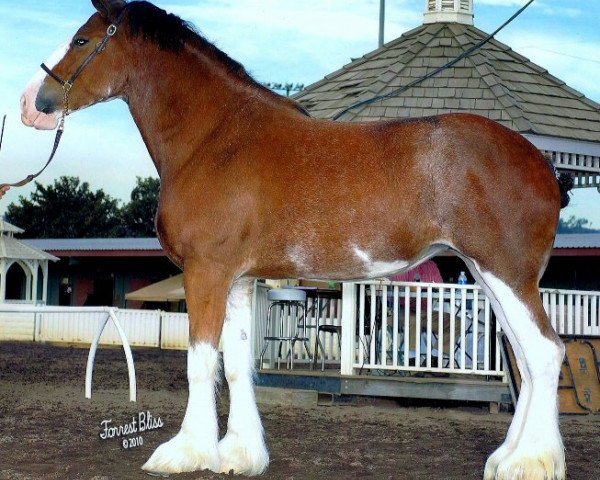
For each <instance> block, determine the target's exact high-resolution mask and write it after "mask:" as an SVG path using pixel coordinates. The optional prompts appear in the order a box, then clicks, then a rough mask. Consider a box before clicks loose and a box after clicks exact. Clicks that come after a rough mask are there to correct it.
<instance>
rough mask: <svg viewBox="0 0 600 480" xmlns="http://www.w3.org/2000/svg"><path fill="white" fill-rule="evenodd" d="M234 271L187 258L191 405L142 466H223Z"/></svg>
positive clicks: (160, 469) (161, 469)
mask: <svg viewBox="0 0 600 480" xmlns="http://www.w3.org/2000/svg"><path fill="white" fill-rule="evenodd" d="M230 281H231V276H227V275H226V274H225V273H224V272H223V271H222V268H219V267H216V266H214V265H210V264H194V263H192V264H188V263H186V264H185V269H184V284H185V293H186V300H187V304H188V313H189V321H190V344H189V347H188V364H187V374H188V383H189V397H188V405H187V409H186V412H185V417H184V419H183V422H182V424H181V429H180V430H179V433H178V434H177V435H176V436H175V437H173V438H172V439H171V440H169V441H168V442H166V443H163V444H162V445H160V446H159V447H158V448H157V449H156V450H155V452H154V453H153V454H152V456H151V457H150V459H149V460H148V461H147V462H146V463H145V464H144V466H143V467H142V468H143V469H144V470H147V471H150V472H156V473H180V472H193V471H196V470H204V469H209V470H212V471H214V472H219V471H220V470H221V462H220V459H219V451H218V436H219V428H218V423H217V413H216V405H215V385H216V382H217V379H218V376H219V354H218V351H217V347H218V343H219V337H220V335H221V330H222V327H223V320H224V318H225V304H226V298H227V292H228V289H229V286H230Z"/></svg>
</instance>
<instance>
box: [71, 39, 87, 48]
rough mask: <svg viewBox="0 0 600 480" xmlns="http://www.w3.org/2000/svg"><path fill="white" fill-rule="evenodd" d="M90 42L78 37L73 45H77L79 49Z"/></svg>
mask: <svg viewBox="0 0 600 480" xmlns="http://www.w3.org/2000/svg"><path fill="white" fill-rule="evenodd" d="M88 42H89V40H88V39H87V38H81V37H78V38H76V39H75V40H73V45H76V46H78V47H83V46H84V45H85V44H86V43H88Z"/></svg>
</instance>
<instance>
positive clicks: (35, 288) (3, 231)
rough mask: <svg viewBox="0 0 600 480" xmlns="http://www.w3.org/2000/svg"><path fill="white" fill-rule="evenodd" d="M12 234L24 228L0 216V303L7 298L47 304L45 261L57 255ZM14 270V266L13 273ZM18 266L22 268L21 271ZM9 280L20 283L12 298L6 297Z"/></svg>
mask: <svg viewBox="0 0 600 480" xmlns="http://www.w3.org/2000/svg"><path fill="white" fill-rule="evenodd" d="M15 233H23V230H22V229H20V228H18V227H15V226H14V225H11V224H10V223H8V222H6V221H4V220H3V219H2V218H0V303H6V302H7V301H20V302H25V303H36V302H38V301H41V302H42V303H46V298H47V294H48V262H49V261H53V262H55V261H57V260H58V258H56V257H55V256H53V255H50V254H49V253H46V252H44V251H42V250H38V249H37V248H33V247H30V246H29V245H26V244H25V243H23V242H21V241H20V240H18V239H16V238H15V237H14V235H15ZM13 269H17V270H15V271H14V275H13ZM18 269H21V272H19V271H18ZM19 273H20V275H19ZM11 277H14V278H11ZM9 279H10V280H11V281H14V282H19V285H15V287H16V289H15V291H17V294H16V295H14V296H13V297H12V298H7V291H8V289H9V286H8V282H9ZM40 283H41V297H40V295H39V294H40V291H39V290H40V285H39V284H40Z"/></svg>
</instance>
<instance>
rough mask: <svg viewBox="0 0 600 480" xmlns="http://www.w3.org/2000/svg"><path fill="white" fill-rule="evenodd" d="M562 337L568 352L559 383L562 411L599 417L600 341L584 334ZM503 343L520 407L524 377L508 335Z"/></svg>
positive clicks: (511, 385)
mask: <svg viewBox="0 0 600 480" xmlns="http://www.w3.org/2000/svg"><path fill="white" fill-rule="evenodd" d="M561 338H562V340H563V342H564V344H565V347H566V353H565V358H564V360H563V364H562V368H561V372H560V379H559V383H558V398H559V411H560V413H564V414H574V415H586V414H590V413H592V414H597V413H599V412H600V355H599V354H600V338H598V337H588V336H580V335H577V336H573V335H561ZM500 343H501V348H502V356H503V357H504V362H505V365H506V366H507V371H508V377H509V384H510V390H511V395H512V397H513V402H514V404H515V405H516V402H517V399H518V397H519V391H520V389H521V375H520V373H519V369H518V368H517V362H516V358H515V354H514V352H513V350H512V347H511V346H510V343H509V342H508V339H507V338H506V335H502V336H501V341H500Z"/></svg>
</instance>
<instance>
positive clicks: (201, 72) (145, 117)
mask: <svg viewBox="0 0 600 480" xmlns="http://www.w3.org/2000/svg"><path fill="white" fill-rule="evenodd" d="M157 55H158V58H157V61H153V59H147V60H146V61H144V66H143V68H140V69H137V70H136V71H135V74H134V75H132V76H131V80H130V84H129V91H128V92H127V100H128V104H129V108H130V111H131V114H132V116H133V118H134V120H135V122H136V124H137V126H138V128H139V130H140V132H141V134H142V137H143V139H144V142H145V143H146V146H147V148H148V151H149V152H150V155H151V157H152V159H153V161H154V163H155V165H156V168H157V170H158V172H159V175H161V177H163V175H164V174H167V170H169V169H173V170H178V169H179V168H180V167H181V164H182V163H183V162H186V161H188V160H189V159H190V158H191V157H192V156H193V155H194V153H195V152H198V151H203V150H204V151H206V150H207V149H209V148H210V145H208V144H209V143H210V142H211V141H212V142H217V141H218V136H217V135H214V133H215V131H217V130H222V128H223V125H225V124H226V125H227V126H228V128H227V130H228V131H235V130H236V129H237V130H239V129H241V128H242V126H241V125H240V128H239V129H238V128H236V123H240V124H241V123H246V124H247V123H248V119H249V118H253V117H255V116H256V115H264V114H265V113H266V111H267V110H270V109H278V108H280V109H283V110H285V109H290V110H292V109H291V108H290V107H289V106H288V105H286V104H285V103H282V104H281V105H277V102H274V101H273V99H272V98H267V97H268V95H266V93H267V92H263V91H261V89H260V87H258V86H253V85H251V84H249V83H248V84H246V83H244V81H242V80H240V79H239V78H236V77H235V76H234V75H233V74H231V73H229V72H228V71H227V68H226V66H225V65H222V64H219V63H218V62H217V61H216V60H214V59H211V58H210V57H208V56H207V55H203V54H202V52H198V51H194V50H190V49H186V51H184V52H182V53H181V54H175V53H166V52H162V53H160V52H159V53H157ZM263 97H264V98H263Z"/></svg>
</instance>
